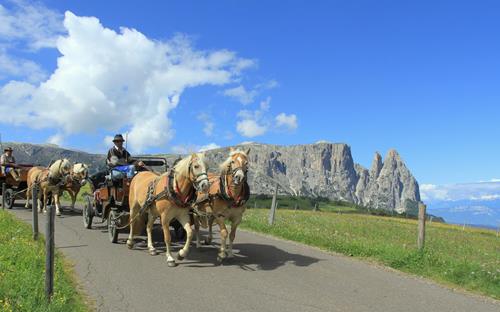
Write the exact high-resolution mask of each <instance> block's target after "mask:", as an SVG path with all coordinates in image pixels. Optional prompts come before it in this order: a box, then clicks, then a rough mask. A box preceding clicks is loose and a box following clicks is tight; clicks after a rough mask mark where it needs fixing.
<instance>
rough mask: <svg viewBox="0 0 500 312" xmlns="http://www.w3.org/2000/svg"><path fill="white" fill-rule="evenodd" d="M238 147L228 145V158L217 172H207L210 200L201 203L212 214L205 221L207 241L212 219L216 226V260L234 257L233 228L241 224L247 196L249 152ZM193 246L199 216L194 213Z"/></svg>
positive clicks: (197, 240)
mask: <svg viewBox="0 0 500 312" xmlns="http://www.w3.org/2000/svg"><path fill="white" fill-rule="evenodd" d="M249 153H250V149H248V150H247V151H246V152H243V151H240V150H233V149H232V148H231V151H230V154H229V157H228V158H227V159H226V160H225V161H224V162H223V163H222V164H221V165H220V170H221V172H220V175H214V174H209V176H208V177H209V181H210V189H209V191H208V193H209V200H208V201H206V202H203V203H202V204H201V205H202V206H203V205H205V206H209V207H205V208H204V210H205V211H211V212H212V216H211V217H210V218H209V220H208V222H207V223H208V228H209V234H208V238H207V240H206V242H207V243H210V242H211V240H212V225H213V222H214V221H215V222H216V223H217V224H218V225H219V229H220V236H221V246H220V250H219V254H218V255H217V259H218V260H219V261H222V260H224V259H225V258H226V257H228V258H232V257H233V242H234V238H235V237H236V229H237V228H238V225H239V224H240V223H241V219H242V217H243V213H244V212H245V209H246V208H245V203H246V201H247V200H248V197H249V196H250V189H249V187H248V183H247V181H246V180H247V171H248V154H249ZM225 220H229V221H231V232H230V234H229V246H228V248H227V249H226V241H227V236H228V231H227V228H226V224H225ZM194 225H195V235H196V246H197V247H200V235H199V228H200V217H197V216H196V215H195V216H194Z"/></svg>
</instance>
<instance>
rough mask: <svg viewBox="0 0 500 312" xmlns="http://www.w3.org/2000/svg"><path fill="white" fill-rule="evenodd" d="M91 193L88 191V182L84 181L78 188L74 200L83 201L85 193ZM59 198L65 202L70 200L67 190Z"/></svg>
mask: <svg viewBox="0 0 500 312" xmlns="http://www.w3.org/2000/svg"><path fill="white" fill-rule="evenodd" d="M86 193H88V194H91V191H90V184H89V183H86V184H85V185H84V186H82V188H81V189H80V192H78V195H76V202H77V203H83V202H84V201H85V197H84V196H85V194H86ZM61 200H63V201H65V202H71V196H69V194H68V192H66V191H65V192H64V193H63V195H62V196H61Z"/></svg>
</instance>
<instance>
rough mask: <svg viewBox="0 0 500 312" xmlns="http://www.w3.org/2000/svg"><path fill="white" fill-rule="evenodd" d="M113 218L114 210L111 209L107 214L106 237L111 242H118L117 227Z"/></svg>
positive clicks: (114, 216) (114, 215) (114, 217)
mask: <svg viewBox="0 0 500 312" xmlns="http://www.w3.org/2000/svg"><path fill="white" fill-rule="evenodd" d="M115 219H116V212H115V211H114V210H111V211H110V212H109V215H108V237H109V241H110V242H112V243H113V244H116V242H118V229H117V228H116V224H115Z"/></svg>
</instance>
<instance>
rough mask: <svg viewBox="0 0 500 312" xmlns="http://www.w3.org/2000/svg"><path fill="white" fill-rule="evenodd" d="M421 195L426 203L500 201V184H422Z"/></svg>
mask: <svg viewBox="0 0 500 312" xmlns="http://www.w3.org/2000/svg"><path fill="white" fill-rule="evenodd" d="M420 194H421V197H422V200H424V201H458V200H471V201H491V200H497V199H500V182H478V183H463V184H452V185H434V184H422V185H420Z"/></svg>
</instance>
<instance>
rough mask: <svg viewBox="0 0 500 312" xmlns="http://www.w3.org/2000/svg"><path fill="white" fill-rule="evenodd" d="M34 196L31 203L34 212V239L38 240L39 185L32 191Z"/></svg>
mask: <svg viewBox="0 0 500 312" xmlns="http://www.w3.org/2000/svg"><path fill="white" fill-rule="evenodd" d="M31 193H32V195H33V196H32V197H33V204H32V205H31V208H32V209H31V210H32V213H33V239H34V240H37V239H38V187H37V186H34V187H33V189H32V191H31ZM26 200H29V198H26Z"/></svg>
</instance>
